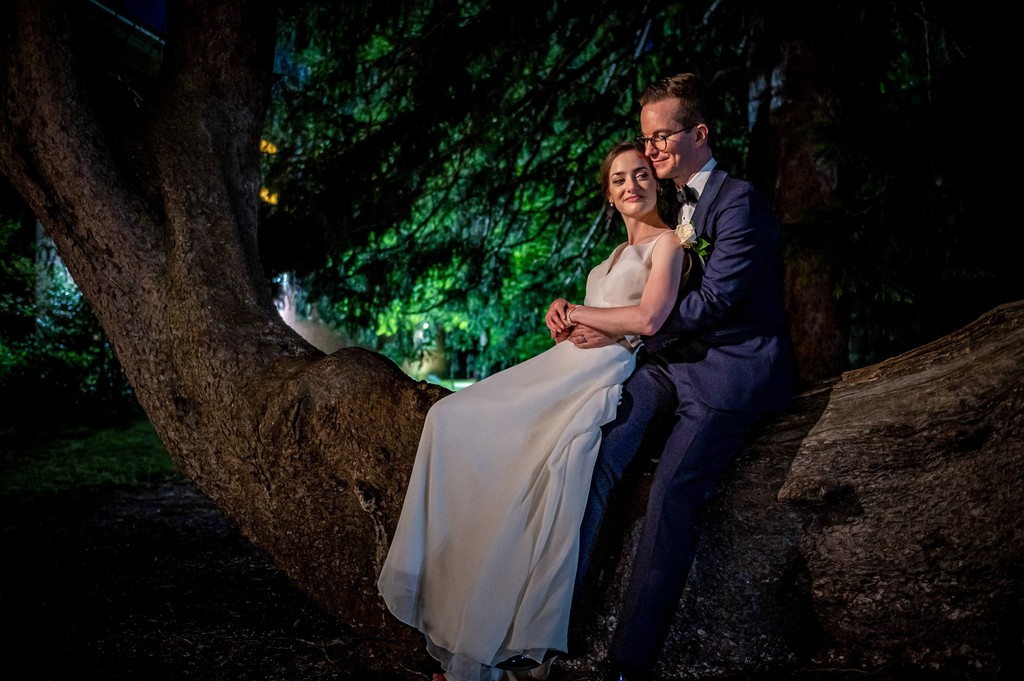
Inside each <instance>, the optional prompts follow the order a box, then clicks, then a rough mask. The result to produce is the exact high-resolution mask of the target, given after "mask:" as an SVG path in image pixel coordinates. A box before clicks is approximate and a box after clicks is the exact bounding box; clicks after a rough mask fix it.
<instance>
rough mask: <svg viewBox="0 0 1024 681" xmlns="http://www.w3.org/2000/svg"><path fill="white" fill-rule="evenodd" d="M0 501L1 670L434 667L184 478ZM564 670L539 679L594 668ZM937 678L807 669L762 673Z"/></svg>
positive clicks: (260, 672) (153, 679) (119, 675)
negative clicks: (325, 605)
mask: <svg viewBox="0 0 1024 681" xmlns="http://www.w3.org/2000/svg"><path fill="white" fill-rule="evenodd" d="M0 509H2V513H3V543H2V547H0V549H2V551H3V558H2V564H3V567H4V576H3V580H2V582H3V588H2V591H0V612H2V613H3V625H4V628H3V634H2V635H0V640H2V641H3V647H2V648H0V654H2V655H3V664H2V665H0V669H3V670H4V676H5V678H13V679H16V680H17V681H35V680H46V681H64V680H71V679H102V680H103V681H122V680H123V681H165V680H166V681H171V680H174V681H179V680H186V679H187V680H189V681H242V680H245V681H250V680H252V681H327V680H330V681H350V680H351V681H355V680H356V679H358V680H360V681H421V680H424V679H426V680H427V681H429V679H430V674H431V673H432V672H434V671H439V668H437V667H434V666H432V665H431V664H430V661H429V659H427V662H425V663H423V664H422V665H420V664H418V663H417V664H414V665H411V666H415V667H418V668H416V669H410V668H408V666H409V665H408V664H402V663H401V662H400V660H409V659H413V658H415V657H416V654H415V653H412V652H410V651H404V652H402V653H399V654H396V653H398V651H397V650H396V642H395V641H388V640H381V639H377V640H372V639H367V638H365V637H359V636H355V635H353V634H352V633H351V632H350V631H348V630H347V628H346V627H345V626H343V625H342V624H341V623H340V622H339V621H338V620H337V619H336V618H334V617H332V616H331V615H328V614H327V613H326V612H324V611H323V610H321V609H320V608H319V607H318V606H317V605H315V604H314V603H312V602H311V601H310V600H309V599H308V598H307V597H306V596H304V595H303V594H302V593H301V592H300V591H299V590H298V589H297V588H295V587H294V586H293V585H292V584H291V582H289V581H288V580H287V579H286V578H285V577H284V576H283V575H282V574H281V573H280V572H278V571H277V569H276V568H274V567H273V565H272V564H271V563H270V562H269V561H268V560H267V559H266V558H265V557H264V556H263V554H261V553H260V552H259V551H257V550H256V549H255V548H254V547H253V546H252V545H251V544H250V543H249V542H248V541H247V540H246V539H244V538H243V537H242V536H241V534H240V533H238V532H237V531H236V530H235V529H234V528H233V526H232V525H231V524H230V523H229V522H228V521H227V519H226V518H225V517H224V516H223V515H222V514H221V512H220V511H219V510H217V509H216V508H215V507H214V506H213V504H211V503H210V502H209V500H207V499H206V497H205V496H204V495H203V494H202V493H200V492H199V491H198V490H197V488H196V487H195V486H194V485H192V484H191V483H188V482H164V483H159V484H153V485H132V486H125V487H103V488H94V489H78V490H76V491H73V492H62V493H60V494H55V495H50V496H36V497H20V496H14V495H7V494H4V495H2V496H0ZM406 645H407V642H406ZM420 654H422V653H420ZM561 664H562V663H560V662H559V663H557V664H556V667H555V668H554V669H553V671H552V674H551V677H550V681H584V680H585V679H589V678H590V677H591V676H592V675H591V674H589V673H586V672H584V671H577V670H574V669H573V668H572V667H573V665H572V663H569V664H568V665H565V666H559V665H561ZM12 672H13V675H12ZM944 678H946V677H944V676H942V675H941V674H939V675H936V676H922V675H917V674H898V673H883V674H865V673H863V672H853V671H851V670H846V672H841V671H840V670H821V669H818V670H809V669H808V670H796V671H793V672H791V673H789V674H784V675H781V676H775V677H773V678H772V679H771V680H768V679H760V680H759V681H781V680H782V679H785V680H786V681H850V680H852V679H857V681H911V680H912V681H920V680H922V679H929V680H934V679H944ZM979 678H981V677H979ZM731 681H738V680H736V679H733V680H731ZM743 681H749V680H743Z"/></svg>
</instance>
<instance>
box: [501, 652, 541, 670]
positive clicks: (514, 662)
mask: <svg viewBox="0 0 1024 681" xmlns="http://www.w3.org/2000/svg"><path fill="white" fill-rule="evenodd" d="M494 666H495V667H497V668H498V669H504V670H505V671H507V672H526V671H529V670H531V669H534V668H536V667H539V666H540V662H537V660H535V659H533V658H532V657H527V656H526V655H513V656H512V657H510V658H508V659H507V660H505V661H504V662H499V663H498V664H496V665H494Z"/></svg>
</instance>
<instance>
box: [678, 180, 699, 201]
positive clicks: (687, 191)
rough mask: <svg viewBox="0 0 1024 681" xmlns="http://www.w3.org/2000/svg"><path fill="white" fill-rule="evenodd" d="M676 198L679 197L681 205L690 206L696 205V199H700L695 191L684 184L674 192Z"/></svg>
mask: <svg viewBox="0 0 1024 681" xmlns="http://www.w3.org/2000/svg"><path fill="white" fill-rule="evenodd" d="M676 196H678V197H679V201H680V202H682V203H688V204H690V205H691V206H696V205H697V199H698V198H700V197H699V195H698V194H697V190H696V189H694V188H693V187H691V186H690V185H688V184H684V185H683V186H682V187H680V188H679V189H677V190H676Z"/></svg>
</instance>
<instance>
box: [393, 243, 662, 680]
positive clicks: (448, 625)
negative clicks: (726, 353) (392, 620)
mask: <svg viewBox="0 0 1024 681" xmlns="http://www.w3.org/2000/svg"><path fill="white" fill-rule="evenodd" d="M652 250H653V242H650V243H648V244H643V245H640V246H627V245H625V244H623V245H621V246H619V248H617V249H616V250H615V252H614V253H613V254H612V256H610V257H609V259H608V260H607V261H605V262H604V263H602V264H601V265H598V266H597V267H596V268H594V270H593V271H592V272H591V273H590V276H589V278H588V282H587V298H586V304H587V305H604V306H608V305H629V304H635V303H637V302H638V301H639V297H640V294H641V293H642V291H643V284H644V283H645V282H646V279H647V275H648V273H649V272H650V257H651V251H652ZM634 341H635V339H627V340H626V341H623V342H622V343H619V344H614V345H610V346H607V347H603V348H596V349H580V348H577V347H575V346H574V345H573V344H571V343H568V342H562V343H559V344H557V345H555V346H554V347H552V348H550V349H549V350H547V351H545V352H543V353H541V354H540V355H537V356H536V357H533V358H532V359H529V360H527V361H525V362H522V363H521V364H518V365H515V366H513V367H511V368H509V369H506V370H504V371H501V372H499V373H497V374H494V375H492V376H490V377H488V378H486V379H485V380H483V381H480V382H479V383H476V384H473V385H470V386H469V387H467V388H464V389H462V390H460V391H459V392H456V393H452V394H451V395H448V396H446V397H444V398H443V399H441V400H439V401H438V402H436V403H435V404H434V406H433V407H432V408H431V409H430V411H429V412H428V414H427V418H426V422H425V424H424V428H423V433H422V435H421V437H420V443H419V450H418V452H417V454H416V460H415V463H414V464H413V469H412V474H411V477H410V479H409V485H408V489H407V492H406V497H405V503H404V505H403V507H402V513H401V516H400V518H399V522H398V526H397V528H396V531H395V536H394V538H393V540H392V542H391V547H390V550H389V553H388V556H387V559H386V560H385V563H384V566H383V569H382V571H381V574H380V577H379V579H378V588H379V590H380V592H381V594H382V595H383V597H384V600H385V602H386V603H387V606H388V608H389V609H390V610H391V612H392V613H393V614H394V615H395V616H396V617H397V618H398V619H400V620H401V621H402V622H405V623H406V624H409V625H411V626H413V627H415V628H417V629H419V630H420V631H421V632H422V633H423V634H424V636H425V637H426V639H427V648H428V650H429V652H430V653H431V655H433V656H434V657H435V658H437V659H438V660H439V661H440V663H441V666H442V667H443V668H444V669H445V671H446V673H447V674H448V678H449V679H451V680H452V681H497V679H500V678H501V677H502V674H503V672H502V671H501V670H499V669H496V668H495V667H494V665H496V664H498V663H499V662H501V661H503V660H505V659H507V658H509V657H511V656H513V655H526V656H528V657H532V658H533V659H535V660H541V659H543V657H544V655H545V653H546V652H547V651H548V650H557V651H565V650H567V638H568V620H569V606H570V601H571V598H572V592H573V580H574V578H575V573H576V563H577V557H578V550H579V526H580V522H581V520H582V517H583V511H584V509H585V507H586V502H587V494H588V493H589V491H590V478H591V474H592V472H593V468H594V461H595V459H596V457H597V452H598V449H599V447H600V444H601V426H602V425H603V424H605V423H607V422H609V421H611V420H612V419H614V417H615V411H616V408H617V406H618V402H619V397H620V394H621V386H622V382H623V381H625V379H626V378H627V377H628V376H629V375H630V373H631V372H632V371H633V367H634V360H635V352H634V344H633V342H634Z"/></svg>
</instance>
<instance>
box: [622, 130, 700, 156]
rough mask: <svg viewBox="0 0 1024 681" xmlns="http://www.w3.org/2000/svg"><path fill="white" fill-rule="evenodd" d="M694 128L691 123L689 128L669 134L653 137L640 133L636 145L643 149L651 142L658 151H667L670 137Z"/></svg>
mask: <svg viewBox="0 0 1024 681" xmlns="http://www.w3.org/2000/svg"><path fill="white" fill-rule="evenodd" d="M693 128H694V126H692V125H691V126H690V127H688V128H679V129H678V130H676V131H675V132H670V133H668V134H661V135H654V136H652V137H644V136H643V135H640V136H639V137H637V138H636V139H635V140H633V141H634V142H636V145H637V146H638V147H640V149H641V150H645V149H647V145H648V144H650V145H651V146H652V147H654V148H655V149H657V150H658V151H665V147H667V146H668V138H669V137H671V136H672V135H678V134H679V133H681V132H690V131H691V130H693Z"/></svg>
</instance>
